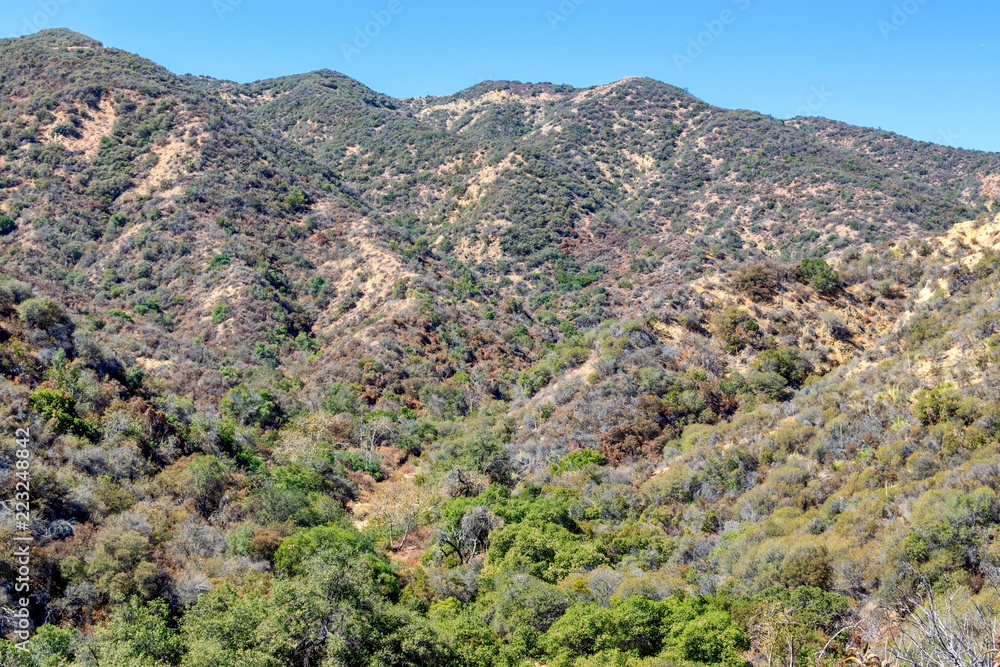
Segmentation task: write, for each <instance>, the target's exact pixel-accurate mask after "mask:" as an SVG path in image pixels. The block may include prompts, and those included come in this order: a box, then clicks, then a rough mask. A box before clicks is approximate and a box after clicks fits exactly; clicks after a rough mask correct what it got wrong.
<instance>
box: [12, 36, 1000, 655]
mask: <svg viewBox="0 0 1000 667" xmlns="http://www.w3.org/2000/svg"><path fill="white" fill-rule="evenodd" d="M0 72H2V75H0V152H2V160H0V239H2V241H3V244H2V247H0V253H2V256H3V263H2V264H0V397H2V400H0V423H2V425H3V429H4V430H5V431H6V432H9V433H11V434H13V433H14V432H15V431H16V429H18V428H28V429H29V430H30V432H31V434H32V464H31V465H32V472H31V475H32V481H31V488H32V503H33V513H32V522H31V525H30V530H31V532H32V533H33V536H34V539H35V544H36V549H35V551H34V555H33V561H32V568H33V569H32V575H31V576H32V579H31V581H32V592H31V598H30V602H31V604H30V609H31V615H32V619H31V624H32V627H33V629H34V630H36V631H37V633H36V634H35V636H34V638H33V639H32V640H31V641H30V642H29V644H30V647H29V648H30V649H31V650H30V655H28V654H25V653H24V652H22V651H18V650H17V649H15V648H14V647H13V643H8V642H6V640H0V659H2V660H4V661H6V662H4V663H3V664H5V665H6V664H8V663H9V664H11V665H32V666H35V665H63V664H100V665H135V664H149V665H186V666H194V665H199V666H200V665H206V666H207V665H232V664H244V663H246V662H247V661H249V662H251V663H252V664H260V665H316V664H329V665H397V664H398V665H446V664H456V665H458V664H461V665H500V664H503V665H528V664H552V665H577V666H579V667H585V666H587V665H598V664H600V665H603V664H620V665H629V666H631V665H675V664H726V665H744V664H746V663H747V662H748V661H749V662H751V663H753V664H764V663H767V664H772V663H773V661H774V660H780V661H782V662H784V663H788V661H789V660H791V659H793V657H792V656H790V655H789V651H791V652H792V653H794V655H795V656H798V660H799V661H801V660H813V658H814V657H815V656H816V654H817V652H818V651H820V649H822V648H823V646H824V645H827V643H828V640H831V641H830V642H829V644H828V649H827V651H828V652H827V655H828V657H830V658H835V659H838V660H842V659H846V658H847V657H848V656H850V655H855V654H853V653H851V652H852V651H860V650H861V649H862V647H864V646H866V645H869V644H870V645H871V646H883V647H885V646H887V643H886V642H888V641H889V640H890V639H891V638H892V637H893V636H897V637H898V631H899V628H900V627H907V626H905V623H906V622H907V619H908V618H916V617H911V616H909V614H911V613H912V612H913V609H914V606H915V605H916V604H918V602H919V598H920V596H922V595H924V594H926V592H927V590H935V591H939V592H948V591H960V595H961V596H964V597H962V599H963V600H966V603H968V600H975V601H982V602H990V601H991V598H990V597H989V596H990V595H991V592H990V591H991V590H992V589H991V588H990V586H989V585H987V584H988V583H989V582H990V581H992V580H993V579H992V578H993V572H994V566H995V564H996V563H995V560H996V557H997V554H996V553H995V551H996V550H995V547H994V545H993V538H994V536H995V534H996V531H997V530H998V526H1000V504H998V501H997V498H996V492H997V491H998V490H1000V489H998V487H997V482H996V470H997V467H998V465H1000V459H998V458H997V442H998V437H1000V412H998V410H1000V402H998V401H1000V396H997V395H996V390H995V387H996V386H997V383H996V380H997V378H995V377H994V375H995V369H996V361H997V358H996V349H997V344H996V343H997V340H996V339H997V335H998V333H1000V332H998V330H997V315H996V313H997V311H998V308H997V306H998V303H997V294H996V290H997V281H998V280H1000V278H998V274H997V269H998V268H1000V262H998V260H997V257H998V252H1000V217H998V213H1000V202H998V200H1000V190H998V186H997V184H998V182H1000V181H998V179H1000V158H998V156H997V155H995V154H987V153H979V152H975V151H963V150H956V149H950V148H945V147H941V146H934V145H931V144H926V143H920V142H915V141H911V140H909V139H906V138H903V137H899V136H896V135H892V134H890V133H886V132H881V131H875V130H869V129H864V128H855V127H851V126H847V125H843V124H839V123H834V122H830V121H825V120H820V119H806V118H800V119H794V120H791V121H786V122H782V121H779V120H776V119H773V118H770V117H767V116H763V115H760V114H756V113H753V112H749V111H731V110H724V109H719V108H715V107H711V106H709V105H706V104H704V103H703V102H701V101H699V100H697V99H695V98H693V97H691V96H690V95H688V94H687V93H685V92H684V91H681V90H680V89H677V88H675V87H673V86H669V85H667V84H663V83H660V82H656V81H652V80H647V79H638V78H630V79H625V80H622V81H619V82H615V83H612V84H608V85H605V86H598V87H594V88H588V89H575V88H572V87H570V86H563V85H552V84H522V83H516V82H485V83H482V84H479V85H477V86H475V87H473V88H470V89H468V90H465V91H462V92H460V93H457V94H455V95H452V96H448V97H435V98H415V99H405V100H401V99H393V98H389V97H387V96H385V95H381V94H379V93H376V92H374V91H371V90H370V89H368V88H366V87H365V86H363V85H362V84H360V83H358V82H356V81H353V80H351V79H349V78H348V77H345V76H343V75H341V74H337V73H335V72H330V71H327V70H324V71H319V72H313V73H309V74H304V75H298V76H290V77H284V78H281V79H275V80H269V81H261V82H255V83H250V84H236V83H233V82H226V81H216V80H213V79H208V78H204V77H190V76H185V77H180V76H176V75H173V74H171V73H170V72H168V71H166V70H165V69H163V68H161V67H159V66H157V65H155V64H154V63H151V62H149V61H146V60H143V59H142V58H139V57H138V56H135V55H132V54H128V53H124V52H122V51H118V50H115V49H109V48H105V47H103V46H101V45H100V44H99V43H97V42H95V41H93V40H90V39H89V38H86V37H84V36H82V35H79V34H76V33H72V32H69V31H65V30H53V31H43V32H42V33H39V34H37V35H34V36H31V37H25V38H20V39H16V40H4V41H2V42H0ZM16 451H17V447H16V446H15V444H14V443H13V441H11V440H10V439H9V438H8V439H5V440H3V445H2V449H0V485H2V488H3V493H2V494H0V498H12V497H14V493H15V486H16V482H17V481H18V478H17V476H16V471H17V470H18V469H17V468H16V461H17V460H18V455H17V453H16ZM7 510H8V508H7V506H4V507H3V508H0V539H3V540H6V541H7V542H9V541H10V538H12V537H13V535H14V533H15V528H16V527H17V526H16V523H15V520H14V519H15V517H14V514H13V513H12V512H8V511H7ZM0 558H3V559H4V560H2V561H0V572H2V576H3V583H2V585H0V606H12V605H13V602H14V600H15V591H14V588H13V582H14V581H15V577H14V573H15V569H14V568H15V564H14V561H13V560H12V559H11V557H10V556H9V555H8V554H7V553H4V555H3V556H2V557H0ZM13 629H14V626H13V625H12V624H11V623H10V620H9V619H8V618H6V617H0V634H4V635H6V636H7V637H9V638H14V636H13V635H11V634H10V631H12V630H13ZM838 633H839V634H838ZM984 636H985V635H984ZM985 648H986V647H985V645H984V649H983V650H985ZM897 650H899V651H902V650H904V649H903V647H901V646H900V645H898V644H897ZM859 655H860V654H857V655H855V657H858V659H862V658H866V656H860V657H859ZM867 657H871V656H867ZM883 657H884V656H883ZM797 664H798V663H797ZM802 664H805V663H802ZM809 664H813V662H810V663H809Z"/></svg>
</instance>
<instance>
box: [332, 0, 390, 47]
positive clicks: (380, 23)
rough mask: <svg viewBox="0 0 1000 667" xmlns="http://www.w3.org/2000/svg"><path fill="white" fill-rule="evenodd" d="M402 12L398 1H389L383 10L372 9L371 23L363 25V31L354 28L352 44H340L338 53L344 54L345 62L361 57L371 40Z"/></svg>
mask: <svg viewBox="0 0 1000 667" xmlns="http://www.w3.org/2000/svg"><path fill="white" fill-rule="evenodd" d="M402 11H403V3H401V2H400V1H399V0H389V4H387V5H386V6H385V9H378V10H375V9H373V10H372V12H371V14H372V19H373V20H372V21H369V22H368V23H366V24H365V25H364V29H362V28H361V26H357V27H355V28H354V41H353V42H350V43H348V42H341V43H340V52H341V53H342V54H344V59H345V60H347V62H351V59H352V58H353V57H354V56H359V55H361V52H362V51H364V50H365V49H366V48H368V45H369V44H371V43H372V40H373V39H375V38H376V37H378V36H379V35H381V34H382V31H383V30H384V29H386V28H387V27H389V24H390V23H392V17H393V16H397V15H398V14H400V13H402Z"/></svg>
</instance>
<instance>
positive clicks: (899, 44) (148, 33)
mask: <svg viewBox="0 0 1000 667" xmlns="http://www.w3.org/2000/svg"><path fill="white" fill-rule="evenodd" d="M3 4H4V11H3V16H2V18H0V36H15V35H21V34H24V33H25V32H29V31H34V30H35V29H37V28H42V27H55V26H63V27H67V28H71V29H73V30H76V31H79V32H82V33H85V34H87V35H89V36H91V37H93V38H95V39H98V40H100V41H102V42H103V43H104V44H105V45H106V46H114V47H117V48H121V49H125V50H128V51H133V52H136V53H138V54H140V55H142V56H145V57H147V58H150V59H151V60H154V61H156V62H158V63H160V64H162V65H164V66H165V67H167V68H169V69H170V70H172V71H174V72H177V73H179V74H183V73H192V74H206V75H210V76H214V77H218V78H224V79H232V80H235V81H252V80H256V79H263V78H269V77H274V76H281V75H284V74H295V73H299V72H306V71H310V70H315V69H320V68H330V69H334V70H337V71H340V72H343V73H345V74H347V75H349V76H352V77H354V78H356V79H358V80H360V81H361V82H362V83H365V84H366V85H368V86H370V87H371V88H374V89H375V90H377V91H379V92H383V93H386V94H389V95H393V96H397V97H405V96H415V95H432V94H448V93H453V92H456V91H458V90H461V89H462V88H465V87H468V86H470V85H472V84H474V83H477V82H479V81H482V80H484V79H514V80H520V81H551V82H553V83H569V84H572V85H575V86H589V85H594V84H601V83H608V82H610V81H614V80H617V79H620V78H622V77H624V76H628V75H640V76H648V77H652V78H655V79H659V80H661V81H666V82H668V83H672V84H675V85H677V86H681V87H683V88H687V89H688V90H689V91H690V92H691V93H693V94H694V95H697V96H698V97H700V98H702V99H704V100H705V101H707V102H709V103H711V104H716V105H719V106H723V107H730V108H745V109H754V110H757V111H761V112H764V113H768V114H772V115H774V116H777V117H780V118H787V117H791V116H795V115H799V114H800V113H803V112H804V111H807V110H808V111H810V115H819V116H825V117H828V118H833V119H836V120H842V121H846V122H849V123H854V124H858V125H866V126H872V127H881V128H883V129H887V130H892V131H894V132H899V133H901V134H904V135H907V136H910V137H914V138H916V139H922V140H926V141H934V142H937V143H946V144H949V145H955V146H961V147H965V148H976V149H981V150H993V151H1000V123H998V122H997V120H996V117H997V113H996V110H997V109H998V108H1000V104H998V103H1000V86H998V85H997V83H998V76H997V73H998V72H1000V40H998V39H997V25H998V24H1000V6H998V5H997V3H993V2H983V1H981V0H980V1H972V0H949V1H947V2H946V1H945V0H905V1H904V0H863V1H862V0H794V1H793V0H697V1H695V0H689V1H686V2H681V1H671V0H664V1H660V2H652V1H649V2H639V1H630V0H615V1H613V2H612V1H609V0H562V2H561V3H560V0H537V1H534V2H529V1H528V0H504V1H502V2H501V1H499V0H466V1H465V2H458V1H444V0H441V1H432V0H424V1H421V0H353V1H351V2H347V1H337V0H330V1H326V2H320V1H305V0H299V1H295V0H286V1H284V2H268V1H266V0H171V1H170V2H160V1H157V0H151V1H148V2H141V1H139V0H4V3H3ZM390 5H391V7H390ZM390 9H395V10H396V13H392V12H391V11H390ZM727 11H728V12H729V13H728V14H724V13H723V12H727ZM372 12H375V13H376V14H375V16H373V14H372ZM376 18H381V19H382V21H383V23H385V25H384V26H382V25H378V24H370V22H372V21H374V20H375V19H376ZM706 22H707V24H706ZM880 22H881V23H880ZM369 24H370V25H369ZM366 27H367V28H368V30H369V32H370V33H372V34H374V36H373V37H370V38H367V39H368V40H369V41H368V43H367V44H366V43H365V42H364V38H362V39H360V40H359V41H358V42H357V44H355V43H354V42H355V39H356V37H357V31H359V30H360V31H364V30H365V28H366ZM713 33H714V34H713ZM689 40H694V42H695V43H697V41H699V40H700V41H701V46H691V44H692V42H691V41H689ZM345 44H347V45H350V47H351V48H352V49H357V50H356V51H351V50H348V52H347V53H345V49H344V45H345ZM359 45H360V46H361V47H363V48H358V46H359ZM688 49H690V51H689V52H687V53H686V51H687V50H688ZM699 49H700V51H699Z"/></svg>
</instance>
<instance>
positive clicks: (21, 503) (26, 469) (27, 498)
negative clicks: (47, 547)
mask: <svg viewBox="0 0 1000 667" xmlns="http://www.w3.org/2000/svg"><path fill="white" fill-rule="evenodd" d="M14 438H15V443H16V444H17V449H15V450H14V457H15V458H14V461H15V463H14V479H15V484H14V498H13V500H10V501H6V500H5V501H0V504H2V505H3V507H4V509H5V510H7V511H8V512H9V513H11V514H13V515H14V528H15V532H14V536H13V537H12V538H11V540H12V544H11V555H12V559H11V562H12V563H13V564H14V581H13V584H14V596H13V603H14V606H13V608H9V607H8V608H4V610H3V612H4V614H5V615H6V616H7V617H8V619H9V624H10V626H11V627H12V628H13V629H14V630H13V634H14V636H15V637H16V638H17V640H18V641H17V642H16V643H15V644H14V646H15V647H16V648H18V649H19V650H21V651H27V650H28V640H29V639H30V638H31V542H32V541H33V539H34V537H33V536H32V534H31V433H30V432H29V431H28V429H26V428H19V429H17V432H16V433H15V435H14Z"/></svg>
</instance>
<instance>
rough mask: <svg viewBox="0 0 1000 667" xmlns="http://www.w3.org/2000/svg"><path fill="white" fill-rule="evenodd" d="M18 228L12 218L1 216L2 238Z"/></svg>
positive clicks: (0, 228) (0, 232) (0, 231)
mask: <svg viewBox="0 0 1000 667" xmlns="http://www.w3.org/2000/svg"><path fill="white" fill-rule="evenodd" d="M16 228H17V225H16V224H14V220H13V219H11V218H10V216H6V215H0V236H7V234H10V233H11V232H12V231H14V229H16Z"/></svg>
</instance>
